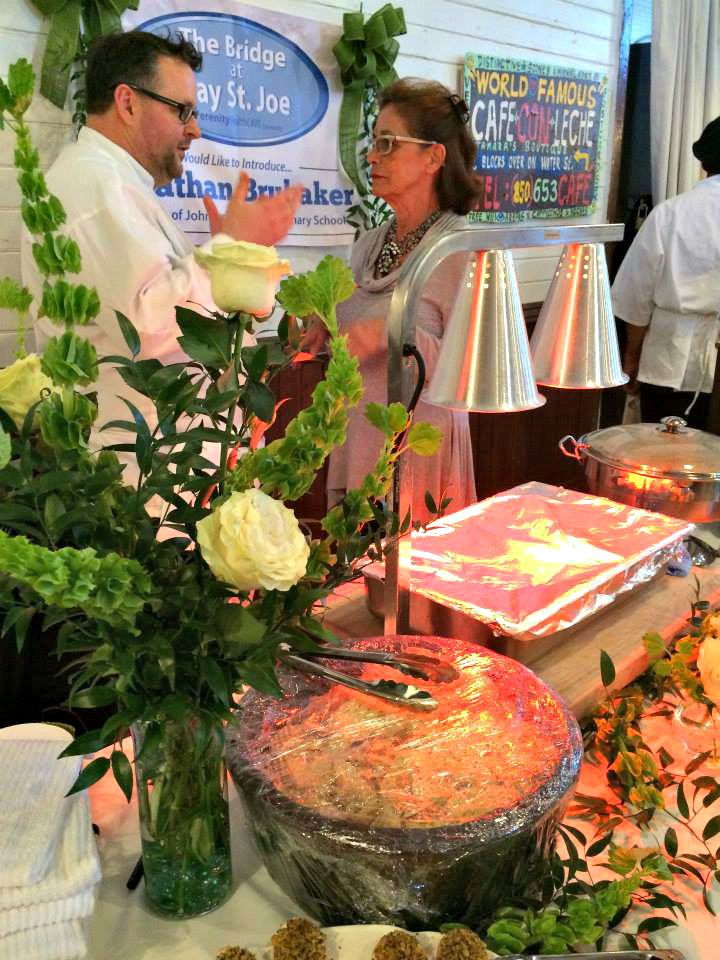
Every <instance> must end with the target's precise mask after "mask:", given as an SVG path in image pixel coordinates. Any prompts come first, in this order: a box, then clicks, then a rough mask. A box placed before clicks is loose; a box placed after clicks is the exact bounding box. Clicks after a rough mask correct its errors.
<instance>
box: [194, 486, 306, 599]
mask: <svg viewBox="0 0 720 960" xmlns="http://www.w3.org/2000/svg"><path fill="white" fill-rule="evenodd" d="M197 540H198V544H199V545H200V549H201V551H202V555H203V558H204V559H205V561H206V563H207V565H208V566H209V567H210V569H211V570H212V572H213V573H214V574H215V576H216V577H217V578H218V580H222V581H223V582H224V583H229V584H232V586H234V587H237V588H238V590H255V589H257V588H258V587H263V588H264V589H265V590H289V589H290V587H292V586H293V585H294V584H296V583H297V582H298V580H300V578H301V577H302V576H303V574H304V573H305V569H306V567H307V561H308V557H309V555H310V547H309V545H308V542H307V540H306V539H305V537H304V536H303V534H302V531H301V530H300V525H299V524H298V522H297V518H296V517H295V514H294V513H293V512H292V510H288V508H287V507H286V506H285V504H284V503H281V502H280V501H279V500H274V499H273V498H272V497H269V496H268V495H267V494H266V493H263V492H262V490H256V489H255V488H252V489H250V490H245V491H243V492H242V493H233V494H232V495H231V496H230V497H229V498H228V499H227V500H226V501H225V503H223V504H222V506H220V507H218V508H217V509H216V510H214V511H213V512H212V513H211V514H210V516H208V517H205V518H204V519H202V520H201V521H200V522H199V523H198V525H197Z"/></svg>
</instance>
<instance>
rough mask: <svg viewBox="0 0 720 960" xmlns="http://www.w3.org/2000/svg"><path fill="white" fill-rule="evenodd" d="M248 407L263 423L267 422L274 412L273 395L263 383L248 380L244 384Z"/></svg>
mask: <svg viewBox="0 0 720 960" xmlns="http://www.w3.org/2000/svg"><path fill="white" fill-rule="evenodd" d="M245 399H246V402H247V406H248V409H249V410H250V411H251V412H252V413H254V414H255V416H256V417H258V419H260V420H262V421H263V422H264V423H269V422H270V421H271V420H272V418H273V414H274V413H275V395H274V393H273V392H272V390H270V388H269V387H266V386H265V384H264V383H259V382H258V381H257V380H248V382H247V383H246V385H245Z"/></svg>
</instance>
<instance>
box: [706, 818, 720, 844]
mask: <svg viewBox="0 0 720 960" xmlns="http://www.w3.org/2000/svg"><path fill="white" fill-rule="evenodd" d="M717 833H720V815H719V816H717V817H711V819H710V820H708V822H707V823H706V824H705V826H704V828H703V832H702V838H703V840H709V839H710V837H714V836H715V834H717Z"/></svg>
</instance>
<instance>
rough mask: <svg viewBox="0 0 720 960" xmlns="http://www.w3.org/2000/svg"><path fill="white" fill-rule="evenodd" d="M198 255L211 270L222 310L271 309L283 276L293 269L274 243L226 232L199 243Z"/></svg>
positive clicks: (262, 313) (215, 297)
mask: <svg viewBox="0 0 720 960" xmlns="http://www.w3.org/2000/svg"><path fill="white" fill-rule="evenodd" d="M195 259H196V260H197V261H198V263H200V264H201V265H202V266H203V267H205V269H206V270H207V271H208V273H209V274H210V285H211V288H212V295H213V300H214V301H215V303H216V304H217V306H218V307H219V308H220V309H221V310H225V311H226V312H227V313H236V312H237V311H242V312H243V313H252V314H254V315H255V316H256V317H263V316H266V315H267V314H268V313H270V311H271V310H272V308H273V304H274V303H275V293H276V291H277V285H278V283H279V282H280V279H281V278H282V277H286V276H287V275H288V274H289V273H291V272H292V271H291V270H290V264H289V263H288V261H287V260H280V258H279V257H278V255H277V250H276V249H275V247H263V246H261V245H260V244H258V243H245V242H244V241H242V240H233V238H232V237H228V236H227V235H226V234H224V233H218V234H216V235H215V236H214V237H212V238H211V239H210V240H208V242H207V243H206V244H204V245H203V246H202V247H196V248H195Z"/></svg>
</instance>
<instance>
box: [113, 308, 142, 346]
mask: <svg viewBox="0 0 720 960" xmlns="http://www.w3.org/2000/svg"><path fill="white" fill-rule="evenodd" d="M115 316H116V317H117V322H118V326H119V327H120V332H121V333H122V335H123V338H124V340H125V343H126V344H127V345H128V349H129V350H130V353H131V354H132V355H133V356H134V357H136V356H137V355H138V354H139V353H140V334H139V333H138V332H137V330H136V329H135V327H134V325H133V324H132V323H131V322H130V320H128V318H127V317H126V316H125V314H124V313H120V311H119V310H116V311H115Z"/></svg>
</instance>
